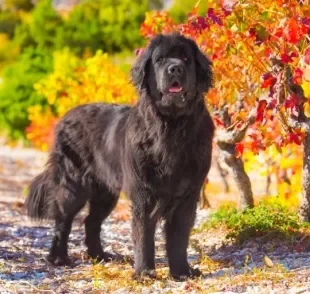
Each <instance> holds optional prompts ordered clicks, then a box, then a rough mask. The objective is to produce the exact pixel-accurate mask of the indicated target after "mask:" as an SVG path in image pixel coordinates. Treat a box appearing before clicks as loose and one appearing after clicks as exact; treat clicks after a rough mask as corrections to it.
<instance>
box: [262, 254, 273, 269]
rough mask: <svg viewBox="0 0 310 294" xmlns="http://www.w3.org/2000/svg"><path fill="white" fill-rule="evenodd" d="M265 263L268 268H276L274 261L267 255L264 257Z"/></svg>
mask: <svg viewBox="0 0 310 294" xmlns="http://www.w3.org/2000/svg"><path fill="white" fill-rule="evenodd" d="M264 263H265V265H266V266H267V267H273V266H274V264H273V262H272V260H271V259H270V258H269V257H268V256H267V255H265V256H264Z"/></svg>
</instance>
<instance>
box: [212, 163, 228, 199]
mask: <svg viewBox="0 0 310 294" xmlns="http://www.w3.org/2000/svg"><path fill="white" fill-rule="evenodd" d="M215 163H216V167H217V169H218V171H219V173H220V176H221V179H222V181H223V184H224V186H225V193H229V190H230V189H229V184H228V181H227V176H228V173H227V171H226V170H224V169H223V168H222V166H221V164H220V160H219V158H218V157H216V162H215Z"/></svg>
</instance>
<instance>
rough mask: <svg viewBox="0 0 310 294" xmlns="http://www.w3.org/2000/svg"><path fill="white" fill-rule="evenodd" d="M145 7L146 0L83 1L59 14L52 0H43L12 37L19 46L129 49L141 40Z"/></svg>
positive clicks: (113, 50) (137, 44)
mask: <svg viewBox="0 0 310 294" xmlns="http://www.w3.org/2000/svg"><path fill="white" fill-rule="evenodd" d="M147 8H148V1H147V0H139V1H134V2H132V1H131V0H121V1H114V0H97V1H82V2H81V3H80V4H78V5H76V6H75V7H73V9H72V11H71V12H70V13H69V15H68V16H66V17H62V16H61V15H60V13H58V12H56V11H55V9H54V8H53V6H52V0H42V1H40V2H39V3H38V4H37V6H36V7H35V9H33V12H32V15H31V21H30V22H27V23H22V24H21V25H20V26H18V27H17V28H16V31H15V38H14V41H15V42H16V43H17V44H18V45H19V46H20V47H21V49H22V50H23V49H25V48H28V47H29V46H34V47H44V48H48V49H50V50H51V51H54V50H60V49H62V48H64V47H69V48H70V49H71V50H72V51H73V52H75V53H78V54H83V53H84V52H85V51H89V50H90V51H91V52H92V53H94V52H96V51H97V50H98V49H101V50H103V51H105V52H119V51H121V50H124V49H128V50H132V49H134V48H136V47H137V46H140V45H141V44H142V43H143V38H142V37H141V36H140V33H139V28H140V23H141V22H142V21H143V19H144V14H145V11H146V10H147Z"/></svg>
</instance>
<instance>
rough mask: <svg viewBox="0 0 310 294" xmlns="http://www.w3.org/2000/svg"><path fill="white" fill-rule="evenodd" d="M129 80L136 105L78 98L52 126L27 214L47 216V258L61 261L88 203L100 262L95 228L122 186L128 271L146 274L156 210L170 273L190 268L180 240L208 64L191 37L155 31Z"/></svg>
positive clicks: (91, 250) (88, 224) (189, 204)
mask: <svg viewBox="0 0 310 294" xmlns="http://www.w3.org/2000/svg"><path fill="white" fill-rule="evenodd" d="M132 81H133V83H134V85H135V86H136V88H137V89H138V92H139V96H140V98H139V101H138V103H137V104H136V106H134V107H128V106H120V105H114V104H110V105H106V104H99V103H98V104H88V105H84V106H79V107H77V108H75V109H72V110H71V111H69V112H68V113H67V114H66V115H65V117H64V118H63V119H62V120H61V122H60V123H59V124H58V125H57V127H56V131H55V133H56V140H55V144H54V147H53V150H52V152H51V154H50V160H49V163H48V165H47V167H46V170H45V171H44V172H43V173H42V174H41V175H39V176H38V177H37V178H35V179H34V181H33V182H32V184H31V186H30V191H29V195H28V199H27V202H26V206H27V208H28V213H29V215H30V216H31V217H35V218H39V219H43V218H52V219H55V221H56V225H55V236H54V239H53V244H52V247H51V250H50V253H49V257H48V259H49V260H50V261H51V262H52V263H54V264H67V263H68V262H69V259H68V252H67V242H68V236H69V233H70V229H71V224H72V221H73V218H74V217H75V215H76V214H77V213H78V211H79V210H80V209H81V208H82V207H83V206H84V205H85V204H86V202H89V204H90V211H89V214H88V216H87V218H86V221H85V230H86V245H87V247H88V254H89V255H90V256H91V257H93V258H98V259H101V260H102V259H103V260H107V259H109V258H110V257H111V255H109V254H108V253H106V252H104V251H103V250H102V247H101V241H100V227H101V223H102V221H103V220H104V219H105V218H106V217H107V216H108V215H109V214H110V212H111V211H112V210H113V208H114V207H115V205H116V203H117V200H118V196H119V193H120V191H121V190H124V191H125V193H126V194H127V195H128V197H129V198H130V199H131V201H132V214H133V221H132V237H133V242H134V246H135V247H134V250H135V254H134V262H135V264H134V267H135V273H136V274H137V275H150V276H153V275H154V269H155V261H154V233H155V227H156V224H157V222H158V220H159V219H161V218H162V219H164V220H165V232H166V249H167V256H168V260H169V266H170V272H171V275H172V276H173V277H175V278H177V279H180V278H182V277H190V276H195V275H198V274H199V271H198V270H193V269H192V268H190V266H189V264H188V261H187V247H188V242H189V235H190V230H191V228H192V226H193V223H194V220H195V214H196V207H197V202H198V199H199V192H200V189H201V186H202V184H203V181H204V179H205V177H206V175H207V173H208V171H209V168H210V162H211V152H212V137H213V131H214V126H213V123H212V120H211V118H210V115H209V113H208V111H207V110H206V107H205V104H204V100H203V97H204V93H205V92H207V91H208V89H209V88H210V87H211V85H212V71H211V63H210V61H209V60H208V59H207V57H205V56H204V55H203V54H202V53H201V51H200V50H199V49H198V47H197V45H196V44H195V43H194V42H193V41H192V40H189V39H186V38H184V37H182V36H179V35H176V34H174V35H159V36H157V37H155V38H154V39H153V40H152V41H151V43H150V45H149V46H148V47H147V48H146V50H145V51H144V52H143V54H142V55H141V56H140V57H139V58H138V60H137V62H136V64H135V65H134V67H133V69H132Z"/></svg>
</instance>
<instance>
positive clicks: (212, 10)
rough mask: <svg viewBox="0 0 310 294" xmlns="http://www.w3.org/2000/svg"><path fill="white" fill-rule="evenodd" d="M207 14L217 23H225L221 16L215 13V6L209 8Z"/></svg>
mask: <svg viewBox="0 0 310 294" xmlns="http://www.w3.org/2000/svg"><path fill="white" fill-rule="evenodd" d="M207 16H208V17H209V18H210V19H211V20H212V21H213V22H214V23H217V24H218V25H220V26H222V25H223V21H222V20H221V18H220V17H218V16H217V15H216V14H215V12H214V8H209V9H208V12H207Z"/></svg>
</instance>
